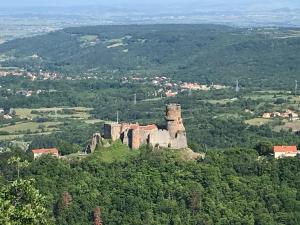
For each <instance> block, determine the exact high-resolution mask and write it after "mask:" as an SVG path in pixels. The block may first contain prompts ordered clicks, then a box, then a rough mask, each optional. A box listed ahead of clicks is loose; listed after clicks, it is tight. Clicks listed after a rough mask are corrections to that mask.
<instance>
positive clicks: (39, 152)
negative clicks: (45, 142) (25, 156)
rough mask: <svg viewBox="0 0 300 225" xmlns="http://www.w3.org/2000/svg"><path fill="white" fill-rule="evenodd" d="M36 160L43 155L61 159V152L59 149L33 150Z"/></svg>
mask: <svg viewBox="0 0 300 225" xmlns="http://www.w3.org/2000/svg"><path fill="white" fill-rule="evenodd" d="M32 153H33V156H34V159H36V158H38V157H41V156H42V155H47V154H50V155H53V156H55V157H59V152H58V149H57V148H40V149H33V150H32Z"/></svg>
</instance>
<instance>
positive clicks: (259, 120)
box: [245, 118, 272, 126]
mask: <svg viewBox="0 0 300 225" xmlns="http://www.w3.org/2000/svg"><path fill="white" fill-rule="evenodd" d="M270 122H272V120H271V119H264V118H254V119H250V120H246V121H245V123H246V124H248V125H252V126H262V125H264V124H267V123H270Z"/></svg>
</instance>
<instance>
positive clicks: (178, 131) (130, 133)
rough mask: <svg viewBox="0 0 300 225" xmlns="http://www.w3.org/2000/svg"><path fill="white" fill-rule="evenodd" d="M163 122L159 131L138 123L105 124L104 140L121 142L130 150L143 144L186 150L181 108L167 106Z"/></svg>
mask: <svg viewBox="0 0 300 225" xmlns="http://www.w3.org/2000/svg"><path fill="white" fill-rule="evenodd" d="M165 120H166V126H165V128H163V129H159V128H158V126H157V125H155V124H151V125H146V126H141V125H139V124H138V123H136V124H128V123H106V124H105V125H104V138H105V139H111V140H112V141H116V140H121V141H122V142H123V143H124V144H126V145H128V146H129V147H130V148H132V149H138V148H139V147H140V146H141V145H143V144H148V145H152V146H155V147H164V148H167V147H169V148H173V149H183V148H187V147H188V145H187V138H186V131H185V127H184V125H183V121H182V117H181V106H180V105H179V104H170V105H167V106H166V116H165Z"/></svg>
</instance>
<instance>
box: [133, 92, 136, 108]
mask: <svg viewBox="0 0 300 225" xmlns="http://www.w3.org/2000/svg"><path fill="white" fill-rule="evenodd" d="M133 104H134V105H136V94H134V96H133Z"/></svg>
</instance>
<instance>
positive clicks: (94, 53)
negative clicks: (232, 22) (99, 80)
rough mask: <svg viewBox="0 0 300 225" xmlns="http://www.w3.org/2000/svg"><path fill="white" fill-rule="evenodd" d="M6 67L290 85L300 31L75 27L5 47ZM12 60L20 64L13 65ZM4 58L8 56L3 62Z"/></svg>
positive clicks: (298, 66) (299, 62)
mask: <svg viewBox="0 0 300 225" xmlns="http://www.w3.org/2000/svg"><path fill="white" fill-rule="evenodd" d="M0 55H2V58H3V56H9V57H6V58H9V59H10V60H7V61H2V62H1V61H0V63H1V65H2V66H19V67H25V68H29V69H33V70H37V69H45V70H53V71H59V72H63V73H68V74H71V75H72V74H79V73H82V72H87V71H89V72H99V73H111V74H115V75H127V74H136V73H141V74H143V75H145V74H148V75H152V76H155V75H157V74H166V75H169V76H173V77H175V78H178V79H181V80H189V81H200V82H216V81H218V82H220V81H221V82H223V83H232V82H233V81H234V80H235V79H240V80H241V81H242V82H244V84H246V85H253V86H254V85H255V86H257V85H262V84H266V83H268V80H271V81H274V82H277V85H281V84H282V83H283V84H282V85H291V84H292V83H293V82H294V80H295V79H297V77H298V76H299V74H300V29H298V30H296V29H293V30H292V29H268V28H265V29H240V28H232V27H225V26H216V25H140V26H138V25H136V26H94V27H79V28H68V29H64V30H60V31H57V32H53V33H49V34H47V35H43V36H36V37H32V38H26V39H18V40H14V41H10V42H7V43H4V44H2V45H0ZM12 57H13V58H12ZM4 58H5V57H4Z"/></svg>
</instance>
